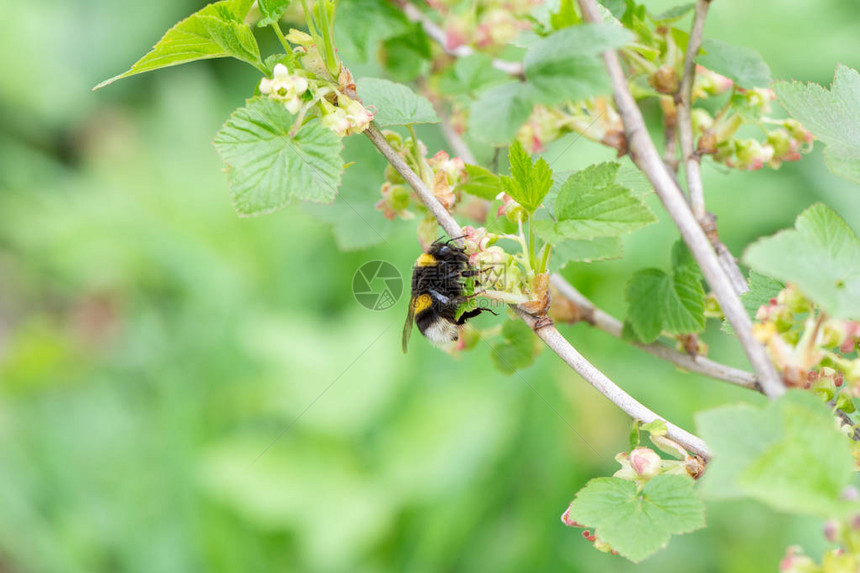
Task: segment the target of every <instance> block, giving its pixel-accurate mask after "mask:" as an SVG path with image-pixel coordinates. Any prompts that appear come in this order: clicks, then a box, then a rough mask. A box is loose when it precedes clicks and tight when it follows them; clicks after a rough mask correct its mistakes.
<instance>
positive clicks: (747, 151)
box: [735, 139, 773, 171]
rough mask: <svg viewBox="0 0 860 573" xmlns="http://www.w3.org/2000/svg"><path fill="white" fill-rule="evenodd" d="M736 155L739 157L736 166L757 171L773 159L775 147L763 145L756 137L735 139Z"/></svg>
mask: <svg viewBox="0 0 860 573" xmlns="http://www.w3.org/2000/svg"><path fill="white" fill-rule="evenodd" d="M735 156H736V157H737V165H736V166H735V167H737V168H738V169H746V170H749V171H755V170H757V169H761V168H762V167H764V165H765V163H768V162H769V161H770V160H771V159H773V147H771V146H770V145H767V144H765V145H762V144H761V143H759V142H758V140H756V139H739V140H735Z"/></svg>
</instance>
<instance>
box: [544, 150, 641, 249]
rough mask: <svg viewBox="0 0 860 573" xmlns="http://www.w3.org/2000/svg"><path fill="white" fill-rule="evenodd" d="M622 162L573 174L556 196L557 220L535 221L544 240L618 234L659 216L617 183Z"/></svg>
mask: <svg viewBox="0 0 860 573" xmlns="http://www.w3.org/2000/svg"><path fill="white" fill-rule="evenodd" d="M619 167H620V166H619V164H617V163H600V164H598V165H592V166H590V167H587V168H586V169H583V170H582V171H578V172H577V173H574V174H573V175H571V176H570V177H569V178H568V179H567V181H565V183H564V184H563V185H562V186H561V189H560V190H559V193H558V196H557V197H556V198H555V206H554V211H555V221H552V220H546V219H544V220H540V221H534V226H535V232H536V233H537V234H538V236H540V237H541V238H542V239H543V240H545V241H547V242H549V243H553V244H557V243H560V242H562V241H564V240H567V239H577V240H591V239H595V238H598V237H617V236H620V235H623V234H625V233H629V232H631V231H635V230H636V229H639V228H641V227H644V226H646V225H648V224H650V223H653V222H655V221H656V220H657V219H656V218H655V217H654V214H653V213H651V211H650V209H648V207H647V206H646V205H645V203H643V202H642V200H641V199H639V198H637V197H634V196H633V193H632V192H631V191H630V190H629V189H627V188H625V187H623V186H622V185H620V184H619V183H617V182H616V181H615V177H616V175H617V174H618V169H619Z"/></svg>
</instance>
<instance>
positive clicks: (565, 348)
mask: <svg viewBox="0 0 860 573" xmlns="http://www.w3.org/2000/svg"><path fill="white" fill-rule="evenodd" d="M364 134H365V135H366V136H367V137H368V139H370V141H371V142H373V145H375V146H376V148H377V149H378V150H379V151H380V153H382V155H383V156H384V157H385V158H386V159H387V160H388V162H389V163H390V164H391V165H392V167H394V169H395V170H396V171H397V172H398V173H399V174H400V175H401V176H402V177H403V179H405V180H406V182H407V183H409V185H410V186H411V187H412V188H413V189H414V190H415V193H417V194H418V197H419V199H421V201H422V202H423V203H424V205H425V206H426V207H427V209H429V210H430V212H431V213H432V214H433V216H434V217H436V220H437V221H438V222H439V224H440V225H442V228H443V229H445V232H446V233H448V235H449V236H451V237H459V236H461V235H462V230H461V229H460V225H458V224H457V221H455V220H454V218H453V217H452V216H451V215H450V213H448V211H446V210H445V208H444V207H442V205H441V204H440V203H439V201H438V200H437V199H436V197H435V196H434V195H433V193H432V192H431V191H430V189H429V188H428V187H427V186H426V185H425V184H424V182H423V181H422V180H421V178H420V177H418V175H416V174H415V172H414V171H412V169H410V168H409V166H408V165H407V164H406V162H405V161H403V159H402V158H401V157H400V156H399V155H398V154H397V152H396V151H395V150H394V148H393V147H391V144H390V143H388V140H387V139H385V136H384V135H382V133H381V132H380V131H379V129H378V128H377V127H376V126H375V125H372V124H371V126H370V127H368V129H366V130H365V131H364ZM511 308H513V309H514V310H515V311H516V312H517V314H518V315H519V316H520V318H522V319H523V320H524V321H525V322H526V324H528V325H529V326H530V327H531V328H532V329H533V330H534V327H535V322H536V319H535V317H533V316H532V315H530V314H528V313H527V312H525V311H522V310H520V309H519V308H517V307H516V306H512V307H511ZM535 332H536V333H537V335H538V337H540V338H541V340H543V341H544V342H546V344H547V345H548V346H549V347H550V348H551V349H552V350H553V351H554V352H555V353H556V354H558V355H559V356H560V357H561V358H562V360H564V361H565V362H566V363H567V364H569V365H570V366H571V367H572V368H573V369H574V370H576V372H577V373H578V374H579V375H580V376H582V377H583V378H584V379H585V380H586V381H587V382H588V383H589V384H591V385H592V386H594V387H595V388H597V390H598V391H600V392H601V393H602V394H603V395H604V396H606V397H607V398H609V400H610V401H612V403H613V404H615V405H616V406H618V407H619V408H621V409H622V410H623V411H624V412H626V413H627V414H629V415H630V416H632V417H634V418H636V419H638V420H642V421H643V422H645V423H648V422H652V421H654V420H657V419H661V420H664V421H666V420H665V419H664V418H661V417H660V416H658V415H657V414H655V413H654V412H652V411H651V410H649V409H648V408H646V407H645V406H644V405H642V404H640V403H639V402H637V401H636V400H635V399H634V398H633V397H632V396H630V395H629V394H627V393H626V392H625V391H624V390H622V389H621V388H619V387H618V386H617V385H616V384H615V383H614V382H612V381H611V380H610V379H609V378H607V377H606V375H605V374H603V373H602V372H600V370H598V369H597V368H595V367H594V365H592V364H591V363H590V362H588V361H587V360H586V359H585V358H583V357H582V355H581V354H579V352H577V351H576V349H575V348H574V347H573V346H571V344H570V343H569V342H568V341H567V340H565V338H564V337H563V336H562V335H561V334H559V332H558V330H556V329H555V327H553V326H545V327H542V328H538V329H537V330H535ZM666 427H667V430H668V436H669V437H670V438H672V439H673V440H675V441H676V442H678V443H679V444H681V445H682V446H683V447H684V448H686V449H687V450H688V451H690V452H692V453H694V454H696V455H698V456H701V457H702V458H703V459H704V460H705V461H707V460H709V459H710V456H711V454H710V451H709V450H708V447H707V445H706V444H705V442H704V441H702V439H701V438H699V437H697V436H694V435H693V434H691V433H689V432H687V431H686V430H683V429H681V428H679V427H678V426H675V425H674V424H672V423H670V422H668V421H666Z"/></svg>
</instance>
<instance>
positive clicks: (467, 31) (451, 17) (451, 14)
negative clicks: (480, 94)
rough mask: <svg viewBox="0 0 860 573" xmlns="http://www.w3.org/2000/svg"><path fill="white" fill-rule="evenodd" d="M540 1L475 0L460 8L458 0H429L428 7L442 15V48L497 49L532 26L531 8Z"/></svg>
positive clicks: (492, 50) (541, 0)
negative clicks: (464, 7)
mask: <svg viewBox="0 0 860 573" xmlns="http://www.w3.org/2000/svg"><path fill="white" fill-rule="evenodd" d="M542 3H543V0H477V1H476V2H470V3H469V7H468V9H461V8H462V4H463V2H462V1H460V0H431V1H429V2H428V4H430V6H431V7H432V8H433V9H434V10H436V11H438V12H439V14H440V15H441V16H442V18H443V25H442V27H443V29H444V30H445V35H446V39H445V44H446V45H445V48H446V49H448V50H454V49H456V48H458V47H460V46H473V47H476V48H479V49H481V50H485V51H489V52H496V51H499V50H500V49H502V48H503V47H504V46H506V45H507V44H508V43H509V42H510V41H511V40H513V39H515V38H516V37H517V36H519V35H520V34H521V33H522V32H524V31H528V30H530V29H531V27H532V21H531V19H530V18H529V16H530V14H531V11H532V9H533V8H534V7H535V6H539V5H540V4H542Z"/></svg>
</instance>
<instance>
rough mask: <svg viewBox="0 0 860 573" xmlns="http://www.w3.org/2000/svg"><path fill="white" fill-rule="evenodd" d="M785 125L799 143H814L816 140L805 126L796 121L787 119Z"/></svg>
mask: <svg viewBox="0 0 860 573" xmlns="http://www.w3.org/2000/svg"><path fill="white" fill-rule="evenodd" d="M783 125H784V126H785V128H786V129H787V130H788V132H789V133H790V134H791V137H793V138H794V139H796V140H797V141H800V142H803V143H812V140H813V139H815V138H814V137H813V136H812V133H811V132H810V131H809V130H807V129H806V128H804V127H803V125H802V124H801V123H800V122H799V121H797V120H796V119H786V120H785V121H784V122H783Z"/></svg>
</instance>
